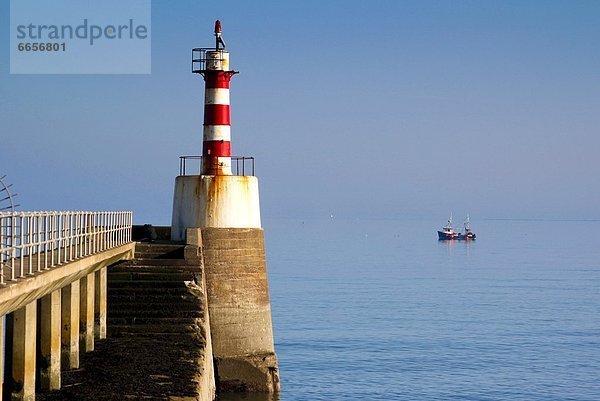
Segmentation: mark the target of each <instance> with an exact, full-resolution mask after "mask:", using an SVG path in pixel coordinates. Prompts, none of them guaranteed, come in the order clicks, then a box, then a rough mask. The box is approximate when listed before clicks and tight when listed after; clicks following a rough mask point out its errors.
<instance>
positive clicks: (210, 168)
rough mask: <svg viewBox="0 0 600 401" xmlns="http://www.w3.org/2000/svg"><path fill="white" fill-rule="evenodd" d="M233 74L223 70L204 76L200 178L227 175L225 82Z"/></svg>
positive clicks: (228, 125)
mask: <svg viewBox="0 0 600 401" xmlns="http://www.w3.org/2000/svg"><path fill="white" fill-rule="evenodd" d="M234 74H235V72H233V71H223V70H207V71H205V72H204V81H205V92H204V143H203V147H202V156H204V158H203V160H204V162H203V164H202V174H204V175H231V112H230V109H229V81H230V80H231V77H232V76H233V75H234Z"/></svg>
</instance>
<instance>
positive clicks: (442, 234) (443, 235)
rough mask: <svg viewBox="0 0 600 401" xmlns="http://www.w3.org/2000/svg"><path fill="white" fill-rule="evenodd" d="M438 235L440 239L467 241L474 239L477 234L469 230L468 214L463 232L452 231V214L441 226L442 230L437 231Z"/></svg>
mask: <svg viewBox="0 0 600 401" xmlns="http://www.w3.org/2000/svg"><path fill="white" fill-rule="evenodd" d="M437 233H438V237H439V239H440V241H441V240H459V241H469V240H474V239H475V238H476V237H477V236H476V235H475V233H474V232H473V231H471V223H470V221H469V215H467V220H466V221H465V233H464V234H463V233H457V232H456V231H454V227H453V226H452V215H450V218H449V219H448V223H446V225H445V226H444V227H443V228H442V231H438V232H437Z"/></svg>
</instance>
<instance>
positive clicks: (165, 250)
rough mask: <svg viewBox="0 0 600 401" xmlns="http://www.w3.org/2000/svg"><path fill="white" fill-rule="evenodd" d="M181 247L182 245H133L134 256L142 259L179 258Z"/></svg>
mask: <svg viewBox="0 0 600 401" xmlns="http://www.w3.org/2000/svg"><path fill="white" fill-rule="evenodd" d="M183 249H184V246H183V245H175V244H146V243H137V244H136V245H135V257H136V258H144V259H181V258H183Z"/></svg>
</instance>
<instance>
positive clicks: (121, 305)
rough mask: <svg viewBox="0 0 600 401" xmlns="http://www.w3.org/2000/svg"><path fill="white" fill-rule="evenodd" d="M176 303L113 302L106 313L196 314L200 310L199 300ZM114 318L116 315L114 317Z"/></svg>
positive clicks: (177, 301) (164, 301)
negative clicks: (155, 312)
mask: <svg viewBox="0 0 600 401" xmlns="http://www.w3.org/2000/svg"><path fill="white" fill-rule="evenodd" d="M175 301H176V302H173V301H171V302H167V301H166V300H163V302H151V303H143V302H139V301H136V302H113V303H112V304H111V306H110V307H109V309H108V311H109V312H115V313H120V312H121V311H128V312H136V313H137V312H140V313H146V312H152V311H160V312H161V313H164V312H167V313H169V312H171V311H177V312H185V311H188V312H196V311H198V310H200V307H201V304H200V301H199V300H196V302H193V301H191V300H188V301H183V300H182V301H179V300H175ZM115 316H116V315H115Z"/></svg>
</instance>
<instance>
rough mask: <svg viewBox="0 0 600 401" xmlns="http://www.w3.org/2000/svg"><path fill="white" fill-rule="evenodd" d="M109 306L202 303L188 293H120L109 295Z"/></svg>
mask: <svg viewBox="0 0 600 401" xmlns="http://www.w3.org/2000/svg"><path fill="white" fill-rule="evenodd" d="M108 302H109V305H115V304H121V303H133V302H139V303H143V304H149V303H150V304H156V303H163V302H172V303H181V302H200V301H198V298H197V297H195V296H194V295H193V294H190V293H188V292H187V291H186V292H184V293H182V294H169V293H165V292H160V293H150V294H148V293H143V292H138V293H133V294H131V293H125V292H123V293H120V294H113V293H109V294H108Z"/></svg>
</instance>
